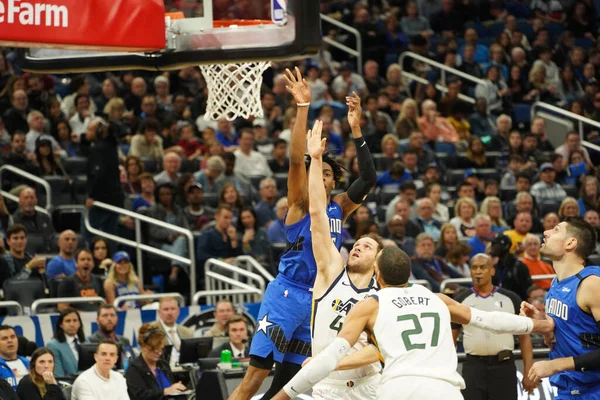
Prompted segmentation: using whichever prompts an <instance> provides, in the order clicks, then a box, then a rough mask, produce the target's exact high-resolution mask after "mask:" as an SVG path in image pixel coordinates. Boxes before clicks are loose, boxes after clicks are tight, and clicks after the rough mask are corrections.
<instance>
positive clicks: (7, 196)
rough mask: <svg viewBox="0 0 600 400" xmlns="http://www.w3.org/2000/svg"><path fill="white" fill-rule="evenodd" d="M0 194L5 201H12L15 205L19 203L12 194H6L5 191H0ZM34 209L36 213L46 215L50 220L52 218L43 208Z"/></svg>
mask: <svg viewBox="0 0 600 400" xmlns="http://www.w3.org/2000/svg"><path fill="white" fill-rule="evenodd" d="M0 193H2V196H3V197H4V198H5V199H9V200H12V201H14V202H15V203H18V202H19V198H18V197H17V196H15V195H12V194H10V193H8V192H7V191H5V190H0ZM34 209H35V211H36V212H39V213H42V214H46V215H47V216H49V217H50V218H52V216H51V215H50V211H48V210H46V209H45V208H42V207H40V206H35V207H34Z"/></svg>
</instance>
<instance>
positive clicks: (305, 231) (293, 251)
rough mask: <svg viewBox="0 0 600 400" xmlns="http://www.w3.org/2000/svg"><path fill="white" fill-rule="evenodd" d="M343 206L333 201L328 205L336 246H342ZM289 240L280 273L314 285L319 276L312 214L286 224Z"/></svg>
mask: <svg viewBox="0 0 600 400" xmlns="http://www.w3.org/2000/svg"><path fill="white" fill-rule="evenodd" d="M342 216H343V213H342V207H341V206H340V205H339V204H337V203H336V202H334V201H332V202H330V203H329V205H328V206H327V217H328V218H329V231H330V232H331V239H332V240H333V243H334V244H335V247H337V249H338V250H339V249H340V247H342ZM285 232H286V236H287V241H288V247H287V250H286V252H285V253H284V254H283V255H282V256H281V260H280V261H279V273H280V274H283V275H284V276H285V277H286V278H288V279H290V280H292V281H294V282H298V283H302V284H305V285H307V286H310V287H312V286H313V285H314V283H315V278H316V277H317V263H316V262H315V256H314V254H313V249H312V235H311V233H310V214H306V215H305V216H304V217H303V218H302V219H301V220H300V221H298V222H296V223H295V224H292V225H286V226H285Z"/></svg>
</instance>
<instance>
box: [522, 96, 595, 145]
mask: <svg viewBox="0 0 600 400" xmlns="http://www.w3.org/2000/svg"><path fill="white" fill-rule="evenodd" d="M536 108H545V109H546V110H549V111H552V112H554V113H557V114H560V115H562V116H564V117H567V118H571V119H574V120H577V125H578V130H579V137H580V138H581V144H582V145H584V146H586V147H589V148H590V149H594V150H596V151H600V146H598V145H595V144H593V143H590V142H587V141H585V140H584V139H585V135H584V131H583V124H588V125H592V126H594V127H596V128H600V122H598V121H594V120H593V119H590V118H587V117H582V116H581V115H577V114H575V113H573V112H571V111H567V110H565V109H563V108H560V107H556V106H553V105H552V104H548V103H545V102H543V101H536V102H535V103H533V104H532V106H531V111H530V112H531V120H532V121H533V119H534V118H535V114H536V112H535V109H536Z"/></svg>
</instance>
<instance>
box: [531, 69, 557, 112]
mask: <svg viewBox="0 0 600 400" xmlns="http://www.w3.org/2000/svg"><path fill="white" fill-rule="evenodd" d="M527 89H528V93H527V94H526V95H525V96H524V97H523V100H524V101H526V102H532V101H535V100H536V99H537V100H538V101H545V102H547V103H554V102H556V101H557V100H558V98H557V96H556V95H557V93H558V90H557V89H556V87H554V86H553V85H552V83H551V82H550V81H549V80H548V79H547V76H546V67H545V66H544V65H543V64H541V63H534V64H533V67H531V70H529V82H528V86H527Z"/></svg>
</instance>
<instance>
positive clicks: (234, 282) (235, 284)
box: [204, 271, 264, 293]
mask: <svg viewBox="0 0 600 400" xmlns="http://www.w3.org/2000/svg"><path fill="white" fill-rule="evenodd" d="M204 275H205V276H206V277H207V278H212V279H214V280H215V281H216V282H217V284H216V285H213V284H212V281H211V280H210V279H206V282H207V283H206V290H227V289H229V288H225V287H223V285H222V284H223V283H226V284H228V285H230V286H232V287H237V288H239V289H257V290H259V291H260V292H261V293H264V290H261V289H260V288H257V287H256V286H251V285H248V284H246V283H242V282H239V281H238V280H237V279H234V278H231V277H229V276H225V275H222V274H219V273H217V272H214V271H206V272H205V274H204Z"/></svg>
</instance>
